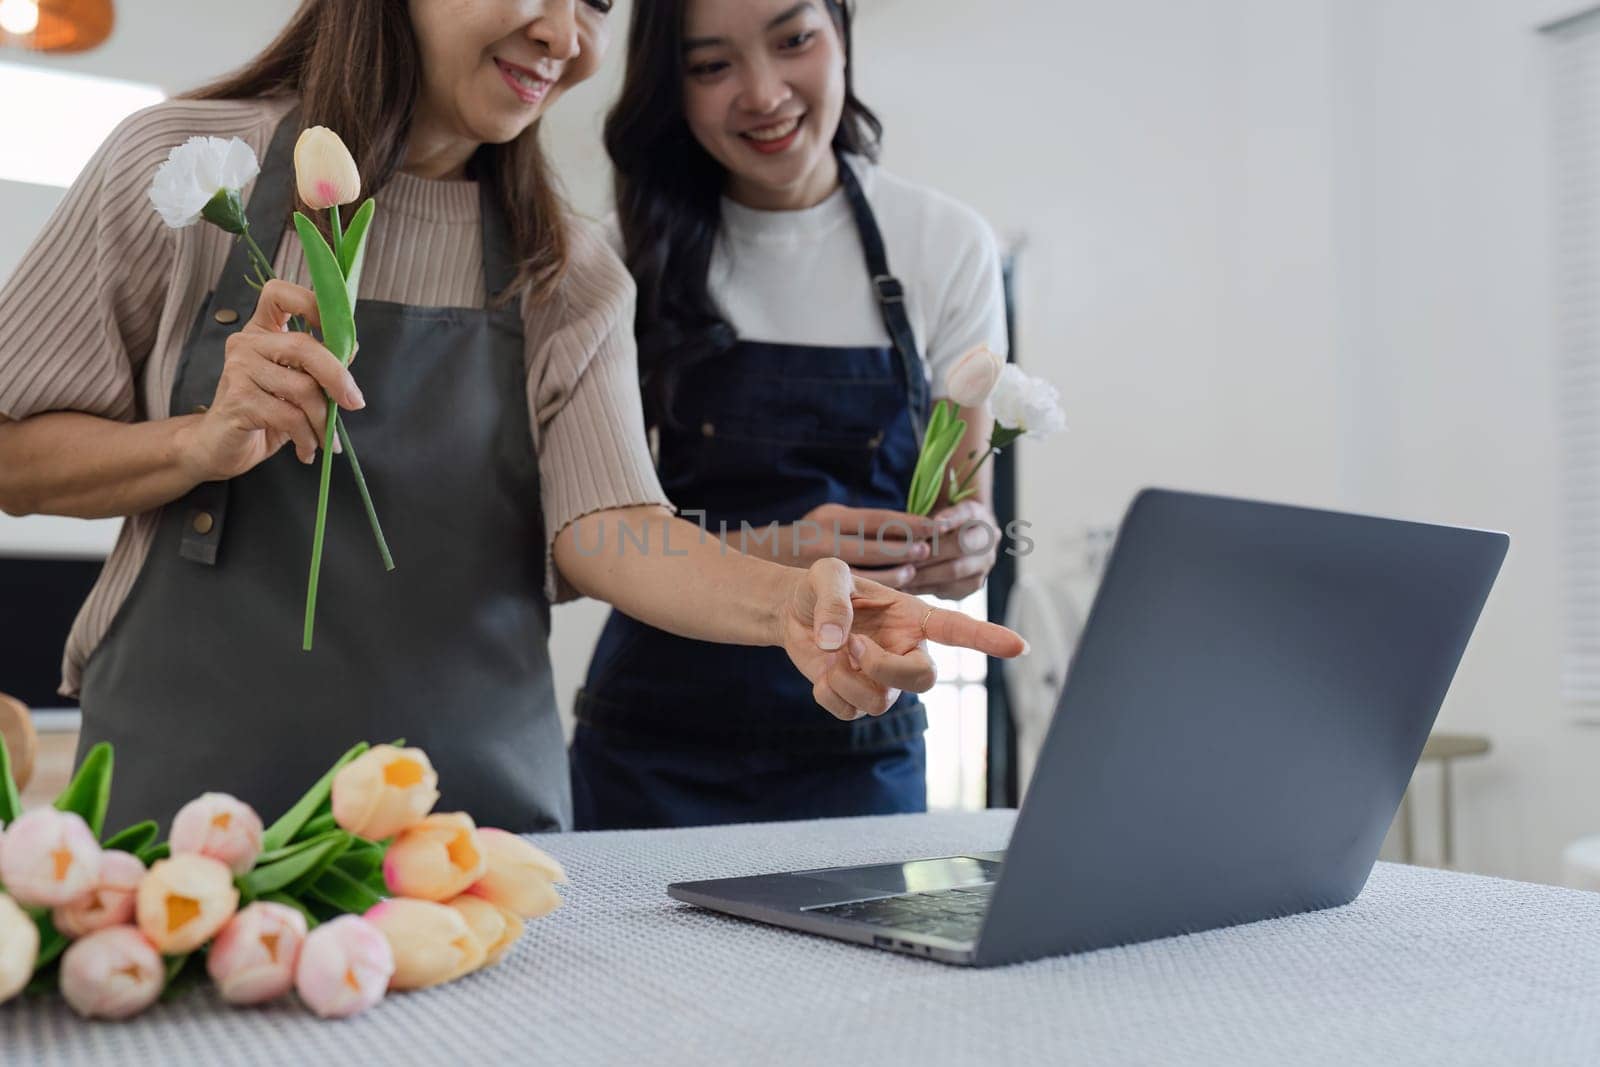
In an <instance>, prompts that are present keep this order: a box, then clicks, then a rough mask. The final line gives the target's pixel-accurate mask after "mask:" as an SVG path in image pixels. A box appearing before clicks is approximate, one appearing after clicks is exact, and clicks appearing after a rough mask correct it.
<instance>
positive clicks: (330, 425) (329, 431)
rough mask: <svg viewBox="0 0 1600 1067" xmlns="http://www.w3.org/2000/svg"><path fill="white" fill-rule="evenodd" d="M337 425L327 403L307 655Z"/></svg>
mask: <svg viewBox="0 0 1600 1067" xmlns="http://www.w3.org/2000/svg"><path fill="white" fill-rule="evenodd" d="M338 421H339V405H338V404H336V403H334V402H333V401H332V400H330V401H328V421H327V428H326V429H325V430H324V431H323V434H322V483H321V486H320V487H319V488H318V490H317V526H316V534H315V536H314V537H313V538H312V541H311V578H310V582H309V584H308V585H307V586H306V625H305V632H304V634H303V635H302V637H301V639H300V642H301V643H300V647H301V649H302V650H303V651H306V652H310V651H311V633H312V630H313V629H314V628H315V627H314V625H313V624H314V623H315V621H316V616H317V578H318V577H319V576H320V574H321V573H322V542H323V539H324V535H325V533H326V532H327V525H328V487H329V486H330V485H332V484H333V432H334V428H335V427H336V426H337V425H338Z"/></svg>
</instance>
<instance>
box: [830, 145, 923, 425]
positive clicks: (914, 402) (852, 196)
mask: <svg viewBox="0 0 1600 1067" xmlns="http://www.w3.org/2000/svg"><path fill="white" fill-rule="evenodd" d="M839 184H840V185H841V186H843V187H844V195H845V199H846V200H847V201H849V203H850V212H851V214H853V215H854V216H855V220H856V231H857V232H858V233H859V234H860V235H861V249H862V251H863V252H865V253H866V259H867V270H868V271H869V272H871V274H872V291H873V293H874V295H875V296H876V297H877V299H878V310H879V311H880V312H881V313H882V314H883V325H884V326H885V327H886V328H887V329H888V331H889V341H890V342H891V343H892V344H893V345H894V350H895V352H896V353H897V354H898V355H899V356H900V369H901V371H902V373H904V375H905V379H906V395H907V396H908V397H909V398H910V401H911V402H910V405H909V406H910V409H911V430H912V432H913V433H914V434H915V435H916V438H917V446H918V447H919V448H920V447H921V445H922V436H923V428H924V426H925V425H926V422H927V413H928V409H929V404H930V397H929V389H928V375H927V373H926V372H925V371H924V370H923V364H922V357H921V356H920V355H919V354H918V353H917V337H916V334H915V333H914V332H913V331H912V329H911V320H910V319H909V318H907V316H906V288H905V286H904V285H902V284H901V282H900V279H899V278H896V277H895V276H894V274H893V272H891V271H890V270H889V253H888V251H887V250H886V248H885V247H884V243H883V233H882V231H880V230H879V229H878V219H877V216H876V215H874V214H873V213H872V205H871V204H869V203H868V202H867V194H866V191H865V190H863V189H862V188H861V179H860V178H858V177H856V173H855V171H854V170H853V169H851V166H850V162H849V161H848V160H847V159H845V158H844V156H843V155H841V156H840V157H839Z"/></svg>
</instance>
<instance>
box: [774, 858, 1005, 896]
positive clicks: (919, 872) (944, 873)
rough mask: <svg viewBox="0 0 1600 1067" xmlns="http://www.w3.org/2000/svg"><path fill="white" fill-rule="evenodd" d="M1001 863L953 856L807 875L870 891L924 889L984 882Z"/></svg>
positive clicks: (996, 875)
mask: <svg viewBox="0 0 1600 1067" xmlns="http://www.w3.org/2000/svg"><path fill="white" fill-rule="evenodd" d="M1000 866H1001V865H1000V864H999V863H998V862H996V861H994V860H986V859H978V858H977V857H974V856H951V857H947V858H945V859H937V860H913V861H911V862H910V863H882V864H876V865H874V866H871V867H841V868H838V869H836V870H828V871H808V872H806V875H805V877H807V878H818V879H821V880H823V881H826V882H832V883H833V884H835V885H841V886H848V887H849V888H851V889H855V890H861V891H864V892H871V893H922V892H929V891H932V890H938V889H953V888H955V887H956V886H964V885H981V884H982V883H984V882H993V881H995V880H996V879H998V878H999V877H1000Z"/></svg>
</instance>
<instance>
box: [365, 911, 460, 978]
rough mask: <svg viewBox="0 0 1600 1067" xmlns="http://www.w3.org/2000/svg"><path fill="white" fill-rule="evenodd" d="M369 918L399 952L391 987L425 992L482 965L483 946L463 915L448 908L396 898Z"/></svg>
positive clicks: (371, 912) (396, 956)
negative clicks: (429, 987) (428, 988)
mask: <svg viewBox="0 0 1600 1067" xmlns="http://www.w3.org/2000/svg"><path fill="white" fill-rule="evenodd" d="M366 919H367V921H368V922H370V923H371V924H372V925H373V926H376V927H377V928H378V929H379V930H381V931H382V932H383V936H384V937H385V938H387V939H388V942H389V947H390V948H391V949H393V950H394V977H393V978H391V979H389V988H391V989H426V988H427V987H428V986H432V985H438V984H439V983H440V982H448V981H450V980H451V979H454V978H459V977H461V976H462V975H464V974H466V973H467V972H468V971H474V970H477V968H478V967H479V966H481V965H482V963H483V959H484V947H483V945H482V944H480V943H479V941H478V938H477V936H476V935H474V934H473V932H472V929H471V927H469V926H468V925H467V920H466V918H465V917H464V916H463V915H462V914H461V912H459V911H456V910H455V909H454V908H451V907H449V906H447V905H444V904H435V903H434V902H433V901H430V900H411V899H408V898H406V897H394V898H392V899H390V900H386V901H384V902H383V903H381V904H374V905H373V906H372V907H371V908H368V909H367V914H366Z"/></svg>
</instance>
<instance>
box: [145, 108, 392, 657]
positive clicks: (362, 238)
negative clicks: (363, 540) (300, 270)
mask: <svg viewBox="0 0 1600 1067" xmlns="http://www.w3.org/2000/svg"><path fill="white" fill-rule="evenodd" d="M294 169H295V185H296V187H297V189H298V190H299V193H300V198H301V199H302V200H304V201H305V202H306V204H307V206H309V207H311V208H312V209H313V210H317V211H323V210H326V211H327V212H328V222H329V227H330V231H331V233H332V235H333V244H332V246H331V247H330V246H329V244H328V242H327V240H325V239H324V238H323V236H322V233H321V231H319V230H318V229H317V227H316V225H315V224H314V223H313V222H312V221H311V220H310V219H309V218H307V217H306V216H305V215H304V214H302V213H300V212H298V211H296V212H295V213H294V225H295V232H296V233H298V234H299V236H300V244H301V247H302V248H303V249H304V252H305V260H306V267H307V269H308V270H309V272H310V274H311V285H312V290H313V291H314V292H315V294H316V298H317V314H318V317H319V318H320V319H321V326H322V341H323V343H324V344H325V345H326V346H327V347H328V350H329V351H330V352H332V353H333V354H334V355H335V356H337V357H338V359H339V362H340V363H343V364H346V365H348V364H349V363H350V360H351V359H352V358H354V356H355V351H356V348H357V347H358V345H357V343H356V324H355V305H356V289H357V287H358V285H359V284H360V281H361V265H362V261H363V259H364V257H365V255H366V247H367V232H368V228H369V227H370V226H371V225H372V217H373V213H374V211H375V210H376V208H375V205H374V203H373V201H372V200H371V198H368V199H367V201H366V202H365V203H363V204H362V205H361V207H360V208H359V209H357V211H356V213H355V216H354V217H353V218H352V219H351V222H350V229H349V230H348V232H347V231H345V230H344V229H343V220H342V219H341V217H340V215H339V209H340V208H341V207H342V206H344V205H345V204H350V203H354V202H355V200H356V198H357V196H359V195H360V192H361V175H360V173H359V172H358V171H357V168H356V163H355V160H354V158H352V157H351V155H350V150H349V149H348V148H346V147H345V144H344V142H343V141H342V140H341V139H340V138H339V135H338V134H336V133H334V132H333V131H332V130H329V129H328V128H327V127H324V126H312V127H311V128H309V129H307V130H306V131H305V132H303V133H302V134H301V135H300V139H299V140H298V141H296V142H295V147H294ZM260 170H261V167H260V164H259V163H258V162H257V161H256V155H255V152H253V151H252V150H251V148H250V146H249V145H247V144H245V143H244V142H243V141H241V140H240V139H239V138H237V137H235V138H233V139H232V140H228V141H224V140H222V139H221V138H219V137H191V138H190V139H189V140H188V141H186V142H184V143H183V144H181V145H179V146H178V147H176V148H174V149H173V150H172V151H171V153H170V154H169V155H168V156H167V160H166V162H165V163H163V164H161V166H160V167H159V168H157V170H156V173H155V177H154V178H153V179H152V180H151V183H150V194H149V195H150V201H151V203H153V204H154V205H155V207H156V210H157V211H158V212H159V213H160V214H161V217H162V219H163V220H165V221H166V223H167V225H168V226H171V227H174V228H178V229H181V228H183V227H186V226H192V225H193V224H194V223H196V222H198V221H200V220H201V219H204V220H205V221H207V222H209V223H211V224H212V225H214V226H216V227H218V228H219V229H222V230H224V231H225V232H227V233H231V234H233V235H234V236H235V238H236V239H238V240H241V241H243V242H244V243H245V246H246V248H247V249H248V251H249V256H250V262H251V266H252V268H253V272H254V275H253V277H251V278H248V279H246V280H247V281H248V282H249V283H250V285H251V286H252V287H253V288H255V289H258V290H259V289H260V288H262V287H263V286H264V285H266V283H267V281H268V280H269V279H271V278H274V277H276V275H275V274H274V273H273V269H272V261H271V260H270V259H269V258H268V257H267V254H266V253H265V252H264V251H263V250H262V249H261V247H260V245H258V244H256V241H255V238H254V237H252V236H251V233H250V220H249V219H248V218H246V217H245V210H244V202H243V198H242V196H241V193H240V190H241V189H243V188H244V186H245V185H246V184H247V183H248V182H250V181H251V180H252V179H254V178H255V176H256V175H257V174H258V173H259V172H260ZM295 325H296V327H297V328H300V329H303V328H304V324H303V323H300V322H299V321H298V320H296V322H295ZM335 434H337V435H338V441H339V448H340V449H341V450H342V451H343V453H344V455H346V456H347V457H349V459H350V468H351V470H352V472H353V473H354V475H355V480H356V488H357V489H358V490H359V492H360V493H361V502H362V504H363V506H364V507H365V508H366V511H367V522H368V524H369V525H370V526H371V527H372V535H373V537H374V538H375V539H376V540H377V543H378V552H379V554H380V555H381V556H382V557H383V565H384V569H386V570H391V571H392V570H394V558H393V557H392V556H391V555H390V553H389V546H388V543H387V542H386V541H385V540H384V537H383V528H382V526H380V525H379V523H378V513H377V510H376V509H375V508H374V507H373V505H372V496H371V494H370V493H369V492H368V490H367V481H366V478H365V476H364V475H363V474H362V473H361V462H360V460H358V459H357V458H356V449H355V445H354V444H353V443H352V442H351V440H350V434H349V431H348V430H346V429H345V426H344V420H343V419H342V418H340V415H339V408H338V405H337V404H336V403H335V402H334V401H333V399H332V398H329V399H328V413H327V429H326V433H325V436H324V439H323V443H322V445H323V447H322V479H321V483H320V486H319V489H318V496H317V523H316V530H315V532H314V533H313V534H312V542H311V577H310V579H309V582H308V584H307V588H306V613H305V627H304V630H303V633H302V636H301V647H303V648H304V649H305V650H306V651H308V652H309V651H310V650H311V637H312V631H313V629H314V622H315V619H316V610H317V578H318V575H319V574H320V573H321V570H322V544H323V533H324V530H325V529H326V526H327V519H328V489H329V486H330V484H331V480H332V476H333V452H334V449H335V446H334V437H335Z"/></svg>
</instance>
